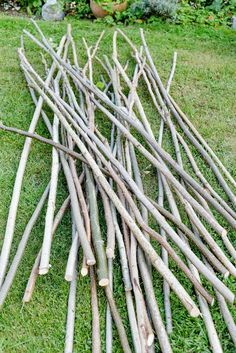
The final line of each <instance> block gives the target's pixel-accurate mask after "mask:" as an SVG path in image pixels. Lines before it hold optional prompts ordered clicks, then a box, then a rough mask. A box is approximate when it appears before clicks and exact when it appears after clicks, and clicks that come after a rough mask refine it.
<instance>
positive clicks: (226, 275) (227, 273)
mask: <svg viewBox="0 0 236 353" xmlns="http://www.w3.org/2000/svg"><path fill="white" fill-rule="evenodd" d="M228 277H229V271H226V272H225V273H224V278H225V279H226V278H228Z"/></svg>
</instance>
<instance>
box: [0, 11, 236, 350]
mask: <svg viewBox="0 0 236 353" xmlns="http://www.w3.org/2000/svg"><path fill="white" fill-rule="evenodd" d="M68 22H71V23H72V25H73V33H74V36H75V39H76V42H77V44H78V47H79V49H80V50H79V54H80V60H81V62H84V60H85V56H84V54H82V51H83V45H82V37H83V36H84V37H85V38H86V39H87V40H88V42H89V44H93V43H94V42H95V41H96V39H97V37H98V35H99V33H100V32H101V30H102V29H103V25H102V24H96V23H92V22H88V21H80V20H75V19H73V20H71V21H70V20H66V21H64V22H62V23H55V24H52V23H43V22H40V25H41V28H42V29H43V30H44V31H45V33H47V36H48V37H51V38H52V39H53V41H55V42H58V40H59V39H60V37H61V35H62V34H63V33H64V32H65V30H66V24H67V23H68ZM24 28H26V29H28V30H32V25H31V24H30V22H29V20H28V19H21V18H11V17H6V16H3V15H0V68H1V69H0V82H1V86H0V120H2V121H3V122H4V123H5V124H6V125H13V126H17V127H20V128H23V129H27V127H28V126H29V123H30V120H31V117H32V114H33V112H34V106H33V104H32V102H31V98H30V95H29V92H28V89H27V87H26V85H25V81H24V78H23V75H22V72H21V71H20V68H19V61H18V58H17V47H18V46H19V39H20V35H21V34H22V30H23V29H24ZM125 31H126V32H127V34H128V35H129V36H130V37H131V38H132V39H133V40H134V41H135V42H136V43H137V44H139V43H140V38H139V27H138V25H137V26H130V27H127V28H125ZM145 32H146V38H147V42H148V44H149V47H150V50H151V53H152V55H153V57H154V59H155V62H156V65H157V67H158V69H159V70H160V73H161V76H162V78H164V80H166V78H167V76H168V72H169V69H170V65H171V60H172V54H173V51H174V50H177V52H178V63H177V70H176V75H175V79H174V82H173V85H172V89H171V92H172V95H173V96H174V98H175V99H176V100H177V102H178V103H179V105H180V106H181V107H182V109H183V110H184V111H185V112H186V113H187V114H188V115H189V117H190V118H191V121H193V123H194V124H195V126H196V127H197V128H198V129H199V131H200V132H201V133H202V135H203V136H204V137H205V139H206V140H207V141H208V142H209V144H210V146H211V147H212V148H213V149H214V150H215V151H216V152H217V154H218V156H219V157H220V158H221V160H222V161H223V163H224V164H225V165H226V166H227V168H228V169H229V171H230V172H231V173H232V175H234V177H236V143H235V130H236V119H235V114H236V103H235V92H236V80H235V67H236V55H235V54H236V53H235V48H236V46H235V44H236V32H233V31H231V30H226V29H225V30H223V29H219V30H214V29H207V28H204V27H199V28H197V27H177V26H174V25H167V24H166V25H164V24H160V25H155V26H151V25H149V26H147V27H146V28H145ZM112 33H113V28H110V27H107V28H106V34H105V37H104V39H103V42H102V44H101V52H102V53H103V52H107V53H109V51H110V40H111V37H112ZM119 43H120V45H119V55H120V56H121V58H122V59H125V58H127V56H128V54H129V50H128V48H127V46H125V45H124V43H122V42H119ZM28 46H29V44H28V43H27V47H28ZM30 49H31V52H32V55H31V57H32V60H33V61H34V62H35V63H36V64H37V63H38V62H39V61H40V57H39V56H38V52H37V51H35V49H34V47H33V46H30ZM141 96H142V99H143V102H144V106H145V109H146V112H147V114H148V116H149V118H150V120H151V123H152V125H153V128H154V130H155V131H157V127H158V117H157V115H156V113H155V110H154V108H153V107H152V104H150V102H149V101H147V99H145V98H146V96H145V92H141ZM100 123H101V119H100ZM100 125H102V130H103V132H104V133H105V134H106V133H107V132H108V129H109V124H106V123H105V122H102V124H100ZM37 132H38V133H41V134H44V135H46V128H45V127H44V125H43V123H42V122H40V123H39V125H38V128H37ZM23 142H24V141H23V139H22V138H21V137H18V136H15V135H11V134H7V133H0V148H1V150H0V195H1V196H0V242H1V241H2V238H3V235H4V230H5V226H6V219H7V213H8V207H9V203H10V199H11V193H12V187H13V183H14V178H15V174H16V170H17V165H18V161H19V157H20V153H21V149H22V146H23ZM166 147H167V148H170V147H169V144H168V136H167V135H166ZM193 152H194V150H193ZM195 154H196V153H195ZM196 155H197V154H196ZM50 158H51V150H50V148H49V147H47V146H45V145H41V144H40V143H38V142H35V141H34V142H33V148H32V151H31V154H30V158H29V162H28V164H27V172H26V176H25V179H24V186H23V190H22V195H21V201H20V206H19V212H18V216H17V222H16V232H15V238H14V244H13V249H12V254H11V256H13V254H14V250H15V249H16V247H17V243H18V241H19V239H20V236H21V234H22V231H23V229H24V227H25V225H26V223H27V221H28V219H29V217H30V214H31V213H32V212H33V210H34V207H35V205H36V203H37V200H38V199H39V197H40V195H41V194H42V192H43V190H44V188H45V186H46V184H47V182H48V180H49V175H50ZM197 158H198V160H199V163H200V165H201V168H202V171H203V172H204V174H205V175H206V176H208V178H210V180H212V183H213V185H214V186H215V188H216V189H217V190H220V189H219V187H218V185H217V183H216V181H215V178H214V177H213V175H212V173H211V172H210V171H209V169H208V168H207V167H206V166H205V164H204V163H203V162H201V159H200V158H199V156H197ZM140 162H141V163H143V166H144V167H146V166H148V165H147V163H145V161H143V160H140ZM147 170H149V171H150V172H149V173H148V174H145V188H146V191H147V192H148V193H149V194H152V195H153V193H154V192H153V185H155V171H154V170H152V168H151V169H150V168H148V169H147ZM66 192H67V191H66V185H65V181H64V179H63V178H61V179H60V183H59V190H58V206H60V203H61V202H62V201H63V198H64V197H65V195H66ZM44 212H45V210H44ZM43 220H44V216H43V215H42V216H41V217H40V219H39V221H38V222H37V225H36V226H35V228H34V230H33V233H32V236H31V239H30V241H29V245H28V247H27V251H26V253H25V256H24V259H23V261H22V263H21V266H20V269H19V271H18V273H17V276H16V279H15V282H14V285H13V287H12V289H11V292H10V295H9V297H8V299H7V301H6V303H5V305H4V308H3V309H2V311H1V313H0V352H2V353H3V352H4V353H29V352H30V353H32V352H35V353H40V352H44V353H57V352H58V353H59V352H60V353H61V352H63V346H64V335H65V320H66V306H67V296H68V288H69V286H68V283H66V282H65V281H64V271H65V265H66V259H67V254H68V250H69V245H70V236H71V229H70V216H69V214H67V215H66V216H65V218H64V219H63V222H62V224H61V225H60V227H59V229H58V231H57V236H56V238H55V241H54V243H53V248H52V257H51V264H52V269H51V270H50V273H49V274H48V275H47V276H41V277H40V278H39V279H38V281H37V286H36V290H35V293H34V297H33V300H32V302H31V303H30V304H29V305H25V306H24V307H22V303H21V299H22V295H23V292H24V288H25V285H26V282H27V279H28V276H29V273H30V270H31V267H32V264H33V262H34V258H35V256H36V254H37V251H38V249H39V247H40V244H41V242H42V234H43V229H44V221H43ZM230 236H231V239H232V241H233V242H234V244H235V245H236V240H235V232H232V231H231V232H230ZM171 267H172V269H173V270H176V267H175V265H174V264H172V263H171ZM176 273H177V275H178V277H179V278H180V279H181V281H182V283H183V284H184V286H185V287H186V288H188V290H189V293H191V294H192V295H193V296H194V292H193V289H192V288H189V284H188V282H187V281H186V280H185V279H184V277H183V275H182V274H180V273H178V271H177V270H176ZM161 284H162V281H161V279H160V277H159V276H158V275H157V274H156V273H155V272H154V285H155V289H156V293H157V298H158V301H159V303H160V308H161V311H162V314H163V303H162V294H161ZM228 284H229V285H230V287H231V288H232V289H233V290H235V284H236V283H235V281H233V280H228ZM114 290H115V295H116V299H117V303H118V306H119V309H120V310H121V312H122V315H123V318H124V320H126V308H125V304H124V295H123V287H122V280H121V275H120V269H119V261H118V259H116V261H115V283H114ZM171 300H172V304H173V305H172V308H173V313H174V332H173V334H172V335H171V343H172V346H173V350H174V352H175V353H182V352H185V353H209V352H210V348H209V345H208V340H207V336H206V331H205V328H204V324H203V321H202V320H201V318H198V319H192V318H190V317H189V316H188V315H187V313H186V311H185V310H184V309H183V307H182V306H181V304H180V302H179V301H178V300H177V298H176V296H175V295H174V294H172V296H171ZM99 302H100V310H101V318H102V319H101V327H102V339H103V344H104V339H105V337H104V336H105V335H104V314H105V300H104V297H103V293H102V292H101V291H99ZM231 309H232V313H233V315H234V317H235V319H236V309H235V307H231ZM76 310H77V311H76V328H75V349H74V351H75V352H83V353H85V352H91V314H90V302H89V281H88V279H82V278H79V280H78V295H77V308H76ZM212 313H213V318H214V321H215V324H216V328H217V331H218V334H219V337H220V339H221V341H222V345H223V348H224V352H225V353H235V352H236V349H235V348H234V347H233V344H232V342H231V340H230V338H229V335H228V333H227V330H226V327H225V324H224V322H223V321H222V318H221V316H220V314H219V309H218V307H217V305H215V306H214V308H213V309H212ZM126 322H127V321H126ZM126 326H127V327H128V325H126ZM114 339H115V342H114V352H115V353H119V352H122V350H121V348H120V344H119V340H118V338H117V335H116V332H115V330H114ZM156 351H157V352H158V346H157V350H156Z"/></svg>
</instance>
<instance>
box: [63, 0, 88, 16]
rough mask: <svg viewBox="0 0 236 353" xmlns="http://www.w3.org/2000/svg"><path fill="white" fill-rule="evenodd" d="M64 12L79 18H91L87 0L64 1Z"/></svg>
mask: <svg viewBox="0 0 236 353" xmlns="http://www.w3.org/2000/svg"><path fill="white" fill-rule="evenodd" d="M65 12H66V13H67V14H69V15H76V16H78V17H79V18H90V17H91V9H90V6H89V3H88V1H87V0H75V1H71V0H65Z"/></svg>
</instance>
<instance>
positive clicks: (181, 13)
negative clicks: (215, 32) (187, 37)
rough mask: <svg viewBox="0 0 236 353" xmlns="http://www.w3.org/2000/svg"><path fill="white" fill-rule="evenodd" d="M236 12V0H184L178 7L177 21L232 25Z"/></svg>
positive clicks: (180, 22) (182, 22)
mask: <svg viewBox="0 0 236 353" xmlns="http://www.w3.org/2000/svg"><path fill="white" fill-rule="evenodd" d="M235 14H236V0H226V1H224V0H213V1H203V0H197V1H194V2H190V1H187V0H183V1H182V2H181V4H180V5H179V7H178V11H177V16H176V23H179V24H189V23H197V24H205V25H210V26H214V27H216V26H219V25H224V26H227V25H230V24H231V21H232V16H233V15H235Z"/></svg>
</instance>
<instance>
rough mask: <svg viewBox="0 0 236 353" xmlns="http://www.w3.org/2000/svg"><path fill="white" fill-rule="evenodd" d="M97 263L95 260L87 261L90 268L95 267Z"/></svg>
mask: <svg viewBox="0 0 236 353" xmlns="http://www.w3.org/2000/svg"><path fill="white" fill-rule="evenodd" d="M95 263H96V261H95V260H87V265H88V266H93V265H95Z"/></svg>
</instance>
